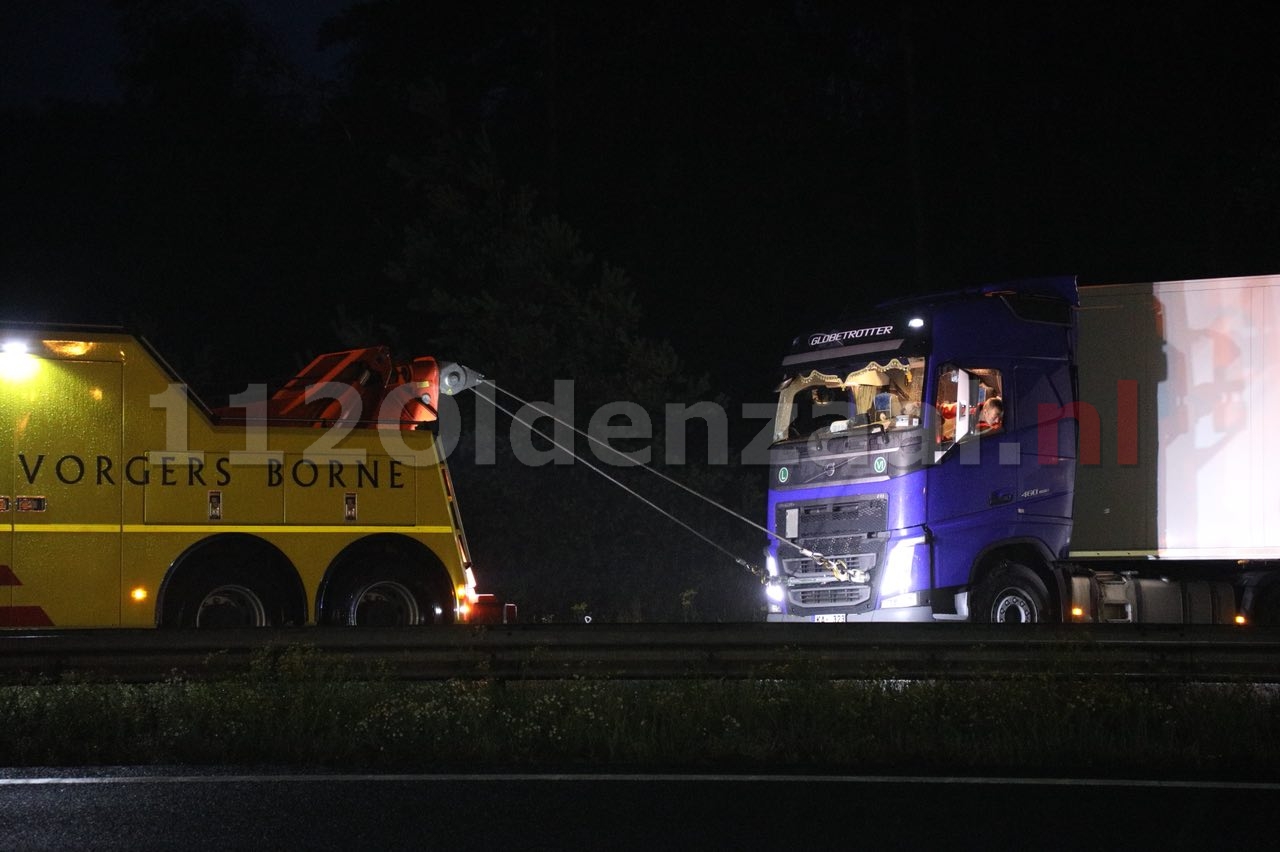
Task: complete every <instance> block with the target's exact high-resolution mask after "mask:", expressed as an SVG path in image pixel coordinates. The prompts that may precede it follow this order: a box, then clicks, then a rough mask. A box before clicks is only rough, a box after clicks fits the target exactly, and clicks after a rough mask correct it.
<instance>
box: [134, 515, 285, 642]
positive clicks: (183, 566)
mask: <svg viewBox="0 0 1280 852" xmlns="http://www.w3.org/2000/svg"><path fill="white" fill-rule="evenodd" d="M157 615H158V622H159V625H160V626H161V627H200V628H217V627H284V626H286V625H290V624H305V623H306V620H307V609H306V596H305V593H304V592H303V589H302V582H301V580H299V579H298V575H297V572H296V571H294V569H293V566H292V564H291V563H289V561H288V560H287V559H286V558H285V557H284V555H283V554H282V553H280V552H279V551H278V550H276V549H275V548H274V547H272V546H271V545H269V544H267V543H266V542H263V541H260V540H257V539H253V538H252V537H249V536H243V535H235V534H233V535H227V536H223V537H217V538H213V539H206V540H205V541H202V542H200V543H199V544H197V545H195V546H194V547H193V548H191V549H190V550H188V552H186V553H184V554H183V555H182V556H181V557H179V559H178V560H177V561H176V562H175V565H174V568H173V569H172V571H171V573H170V576H169V577H168V578H166V580H165V583H164V585H163V586H162V587H161V591H160V610H159V612H158V613H157Z"/></svg>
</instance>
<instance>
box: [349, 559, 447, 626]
mask: <svg viewBox="0 0 1280 852" xmlns="http://www.w3.org/2000/svg"><path fill="white" fill-rule="evenodd" d="M421 574H422V572H421V571H418V570H415V569H414V567H413V566H412V565H410V564H409V563H393V564H384V565H381V566H378V567H373V566H371V565H365V566H362V567H361V568H358V569H357V570H355V571H352V572H349V573H347V574H346V576H345V577H342V578H340V579H339V580H338V582H337V584H336V585H334V586H332V587H331V588H330V589H329V591H328V592H327V593H326V596H327V597H328V598H329V603H328V604H327V605H326V607H325V618H324V620H325V623H327V624H338V625H347V626H350V627H411V626H414V625H418V624H432V623H435V622H440V621H443V620H445V615H446V612H447V611H449V612H451V611H452V607H449V609H448V610H446V609H445V606H444V603H443V602H442V601H440V600H437V595H434V594H432V591H431V588H430V587H429V585H428V584H427V582H426V581H425V580H424V579H423V577H422V576H421Z"/></svg>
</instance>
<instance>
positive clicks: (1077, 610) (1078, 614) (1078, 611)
mask: <svg viewBox="0 0 1280 852" xmlns="http://www.w3.org/2000/svg"><path fill="white" fill-rule="evenodd" d="M1071 617H1072V618H1084V607H1081V606H1073V607H1071Z"/></svg>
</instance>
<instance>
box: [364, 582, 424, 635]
mask: <svg viewBox="0 0 1280 852" xmlns="http://www.w3.org/2000/svg"><path fill="white" fill-rule="evenodd" d="M348 615H349V617H348V619H347V621H348V623H349V624H354V625H357V626H360V627H405V626H409V625H413V624H419V623H421V621H422V611H421V609H419V607H418V599H417V597H416V596H415V595H414V594H413V592H412V591H410V590H409V587H408V586H405V585H404V584H403V583H397V582H395V581H393V580H382V581H379V582H377V583H372V584H370V585H368V586H366V587H365V588H364V589H363V590H362V591H361V592H360V593H359V594H358V595H356V596H355V597H354V598H352V601H351V611H350V612H349V613H348Z"/></svg>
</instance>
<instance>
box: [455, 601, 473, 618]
mask: <svg viewBox="0 0 1280 852" xmlns="http://www.w3.org/2000/svg"><path fill="white" fill-rule="evenodd" d="M470 613H471V605H470V604H464V603H463V604H458V615H459V616H461V617H462V618H466V617H467V616H468V615H469V614H470Z"/></svg>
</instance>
